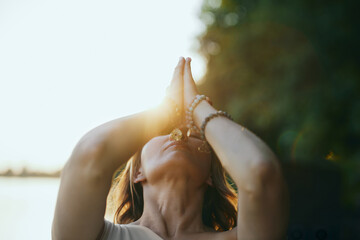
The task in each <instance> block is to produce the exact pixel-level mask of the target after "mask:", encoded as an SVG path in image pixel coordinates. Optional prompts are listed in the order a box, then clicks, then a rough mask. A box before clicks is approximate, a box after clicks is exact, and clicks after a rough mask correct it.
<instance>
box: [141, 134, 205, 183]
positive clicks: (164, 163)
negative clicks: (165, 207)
mask: <svg viewBox="0 0 360 240" xmlns="http://www.w3.org/2000/svg"><path fill="white" fill-rule="evenodd" d="M183 136H186V133H185V132H184V130H183ZM202 144H203V141H202V140H200V137H199V136H198V135H191V136H190V137H184V138H183V139H182V140H180V141H175V140H172V139H171V138H170V135H163V136H157V137H154V138H152V139H151V140H150V141H149V142H147V143H146V145H145V146H144V147H143V150H142V152H141V168H140V171H141V174H142V175H143V176H144V178H145V179H146V181H148V182H149V183H150V184H154V183H156V182H157V181H164V179H169V178H173V179H174V178H190V179H191V181H192V183H193V184H196V185H199V186H201V185H203V184H204V183H205V182H207V181H208V184H210V178H209V176H210V167H211V154H210V153H205V152H200V151H199V150H198V147H200V146H201V145H202Z"/></svg>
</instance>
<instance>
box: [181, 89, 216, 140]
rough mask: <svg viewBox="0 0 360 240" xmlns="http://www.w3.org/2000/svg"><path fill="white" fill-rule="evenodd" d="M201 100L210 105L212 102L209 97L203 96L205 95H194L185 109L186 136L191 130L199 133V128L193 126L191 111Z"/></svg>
mask: <svg viewBox="0 0 360 240" xmlns="http://www.w3.org/2000/svg"><path fill="white" fill-rule="evenodd" d="M202 100H206V101H207V102H208V103H209V104H210V105H212V102H211V101H210V99H209V97H207V96H205V95H196V96H195V98H194V100H193V101H192V102H191V104H190V106H189V108H188V109H187V111H186V123H187V124H186V126H187V128H188V129H189V131H188V134H187V135H188V136H189V135H190V134H191V131H193V132H195V133H200V130H199V128H198V127H196V126H195V123H194V120H193V112H194V110H195V108H196V107H197V105H199V103H200V102H201V101H202Z"/></svg>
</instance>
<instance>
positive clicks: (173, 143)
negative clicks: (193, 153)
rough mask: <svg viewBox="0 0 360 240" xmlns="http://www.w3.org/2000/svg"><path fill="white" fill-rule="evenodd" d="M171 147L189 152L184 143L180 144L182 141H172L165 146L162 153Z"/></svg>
mask: <svg viewBox="0 0 360 240" xmlns="http://www.w3.org/2000/svg"><path fill="white" fill-rule="evenodd" d="M172 146H176V147H184V148H186V149H188V150H189V147H188V145H187V144H186V143H184V142H182V141H172V142H170V143H169V144H167V145H166V146H165V148H164V151H165V150H166V149H168V148H170V147H172Z"/></svg>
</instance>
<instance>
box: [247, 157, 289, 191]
mask: <svg viewBox="0 0 360 240" xmlns="http://www.w3.org/2000/svg"><path fill="white" fill-rule="evenodd" d="M250 174H251V177H250V179H251V180H250V181H249V183H250V184H249V186H250V189H249V191H250V192H253V193H263V192H265V191H267V190H266V189H269V187H271V186H274V185H278V184H281V181H282V173H281V166H280V164H279V162H278V160H277V159H276V158H275V157H274V158H267V159H261V160H260V161H257V163H256V164H254V166H253V167H252V170H251V171H250Z"/></svg>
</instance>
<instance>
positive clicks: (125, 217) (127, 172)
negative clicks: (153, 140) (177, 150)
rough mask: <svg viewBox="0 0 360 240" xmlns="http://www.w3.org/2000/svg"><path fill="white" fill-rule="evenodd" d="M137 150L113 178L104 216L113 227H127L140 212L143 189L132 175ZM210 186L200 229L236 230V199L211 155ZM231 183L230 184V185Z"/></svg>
mask: <svg viewBox="0 0 360 240" xmlns="http://www.w3.org/2000/svg"><path fill="white" fill-rule="evenodd" d="M140 156H141V150H140V151H138V152H136V153H135V155H134V156H132V157H131V158H130V160H129V161H128V162H127V163H126V165H125V167H124V166H122V167H121V168H120V170H119V171H117V172H116V173H115V178H114V181H113V184H112V187H111V190H110V193H109V195H108V199H107V215H108V216H109V215H110V216H111V215H112V214H113V213H114V212H115V214H114V215H113V221H114V223H117V224H127V223H131V222H134V221H136V220H138V219H139V218H140V217H141V215H142V213H143V210H144V199H143V188H142V185H141V183H140V182H139V183H134V182H133V181H132V180H133V179H134V176H135V174H136V173H137V171H138V170H139V168H140V165H141V159H140ZM211 178H212V186H209V187H208V188H207V190H206V191H205V195H204V202H203V209H202V220H203V223H204V225H206V226H208V227H211V228H213V229H214V230H216V231H226V230H230V229H232V228H234V227H235V226H236V217H237V197H236V191H235V189H234V188H233V187H232V185H234V183H233V181H232V179H231V178H230V176H229V175H228V174H227V173H226V171H225V170H224V168H223V167H222V165H221V162H220V161H219V159H218V158H217V157H216V155H215V154H214V153H212V158H211ZM230 182H232V183H233V184H231V183H230Z"/></svg>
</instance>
